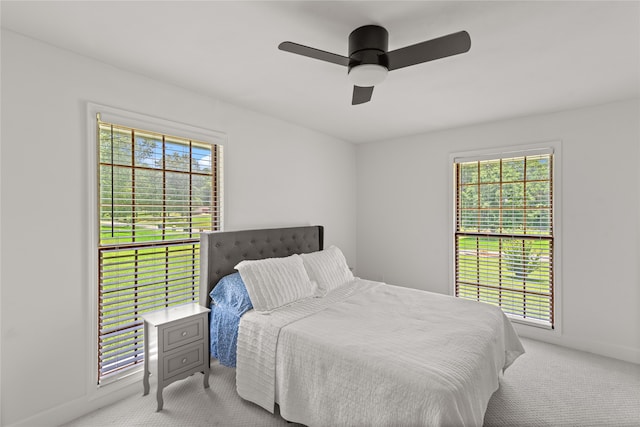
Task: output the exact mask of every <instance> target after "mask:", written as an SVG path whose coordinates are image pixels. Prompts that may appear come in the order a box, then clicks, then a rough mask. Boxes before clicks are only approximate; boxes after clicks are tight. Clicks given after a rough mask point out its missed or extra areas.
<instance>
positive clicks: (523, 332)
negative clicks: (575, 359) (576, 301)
mask: <svg viewBox="0 0 640 427" xmlns="http://www.w3.org/2000/svg"><path fill="white" fill-rule="evenodd" d="M513 325H514V327H515V329H516V331H517V332H518V335H520V336H522V337H525V338H532V339H534V340H538V341H543V342H547V343H549V344H555V345H559V346H562V347H568V348H572V349H574V350H580V351H586V352H587V353H593V354H598V355H600V356H605V357H611V358H613V359H618V360H623V361H625V362H631V363H636V364H640V349H638V348H633V347H629V346H620V345H614V344H610V343H603V342H597V341H591V340H582V339H576V338H571V337H567V336H563V335H553V334H550V333H549V331H546V330H541V329H539V328H532V327H527V326H526V325H520V324H515V323H514V324H513Z"/></svg>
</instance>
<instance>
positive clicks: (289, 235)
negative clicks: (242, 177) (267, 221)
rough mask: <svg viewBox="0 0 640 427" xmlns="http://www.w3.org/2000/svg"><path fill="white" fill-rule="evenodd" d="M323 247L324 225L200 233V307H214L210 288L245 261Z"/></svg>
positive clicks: (306, 251) (316, 249)
mask: <svg viewBox="0 0 640 427" xmlns="http://www.w3.org/2000/svg"><path fill="white" fill-rule="evenodd" d="M323 244H324V227H323V226H321V225H314V226H305V227H290V228H267V229H262V230H241V231H214V232H209V233H201V234H200V305H202V306H204V307H209V306H210V305H211V298H210V297H209V292H211V289H213V287H214V286H215V285H216V284H217V283H218V280H220V279H221V278H222V277H224V276H226V275H228V274H231V273H233V272H234V271H235V269H234V267H235V266H236V265H237V264H238V263H239V262H240V261H242V260H245V259H263V258H276V257H285V256H289V255H293V254H300V253H308V252H314V251H319V250H321V249H323Z"/></svg>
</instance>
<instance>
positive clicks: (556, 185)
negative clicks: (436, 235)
mask: <svg viewBox="0 0 640 427" xmlns="http://www.w3.org/2000/svg"><path fill="white" fill-rule="evenodd" d="M546 149H551V150H552V151H553V168H552V171H551V173H552V177H551V179H552V182H553V188H552V192H553V197H552V203H551V206H552V207H551V209H552V215H553V252H554V264H553V301H552V304H553V309H554V312H553V318H554V326H553V328H550V327H549V326H548V325H546V324H543V325H541V324H539V323H537V322H536V321H535V320H531V321H529V320H526V319H521V318H519V317H516V316H511V315H509V314H507V313H505V315H506V316H507V317H508V318H509V319H510V320H511V321H512V322H513V323H514V326H515V328H516V330H517V331H518V333H521V334H522V335H523V336H528V337H532V338H536V337H540V338H543V337H546V336H548V335H549V334H551V335H560V334H561V333H562V332H561V331H562V221H561V218H562V213H561V206H562V202H561V201H562V182H561V180H562V173H561V172H562V141H548V142H540V143H532V144H523V145H505V146H502V147H495V148H487V149H477V150H466V151H458V152H451V153H449V169H448V186H449V191H448V195H449V203H448V205H449V234H448V237H449V238H448V250H449V292H450V295H452V296H454V297H455V295H456V254H455V250H456V245H455V239H456V220H457V216H456V207H457V206H456V202H457V201H456V159H459V158H474V160H490V159H498V158H507V157H517V156H519V155H524V154H527V155H530V154H529V153H536V152H539V151H541V150H546Z"/></svg>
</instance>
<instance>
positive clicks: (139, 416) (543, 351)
mask: <svg viewBox="0 0 640 427" xmlns="http://www.w3.org/2000/svg"><path fill="white" fill-rule="evenodd" d="M522 342H523V345H524V347H525V349H526V353H525V354H524V355H523V356H521V357H520V358H519V359H518V360H516V362H515V363H514V364H513V365H512V366H511V367H510V368H509V369H507V371H506V372H505V375H504V377H503V378H502V380H501V383H500V389H499V390H498V391H497V392H496V393H495V394H494V395H493V397H492V398H491V401H490V402H489V406H488V408H487V412H486V415H485V423H484V425H485V426H505V427H506V426H509V427H519V426H522V427H543V426H545V427H546V426H562V427H569V426H576V427H578V426H580V427H587V426H593V427H596V426H598V427H603V426H611V427H626V426H629V427H631V426H640V365H636V364H632V363H626V362H622V361H619V360H615V359H610V358H606V357H602V356H597V355H594V354H590V353H585V352H580V351H576V350H571V349H567V348H564V347H559V346H555V345H551V344H547V343H542V342H539V341H534V340H530V339H522ZM209 383H210V388H209V389H207V390H205V389H203V387H202V376H201V375H200V374H196V375H193V376H192V377H189V378H187V379H185V380H183V381H179V382H176V383H173V384H171V385H169V386H168V387H167V388H165V390H164V393H163V396H164V409H163V410H162V411H161V412H155V409H156V400H155V387H153V388H152V390H151V393H150V394H149V395H147V396H142V395H141V394H140V395H136V396H132V397H129V398H126V399H124V400H122V401H120V402H117V403H115V404H112V405H110V406H107V407H105V408H101V409H99V410H97V411H94V412H92V413H90V414H87V415H85V416H83V417H80V418H78V419H76V420H74V421H72V422H70V423H68V424H65V426H68V427H85V426H91V427H94V426H95V427H100V426H159V427H162V426H229V427H233V426H238V427H250V426H265V427H266V426H288V427H293V426H296V424H289V423H287V422H286V421H284V420H283V419H282V418H281V417H280V416H279V415H278V414H276V415H272V414H270V413H268V412H266V411H265V410H263V409H262V408H260V407H258V406H256V405H254V404H252V403H249V402H245V401H243V400H242V399H240V397H238V395H237V394H236V391H235V369H232V368H226V367H224V366H220V365H219V364H218V363H216V362H212V364H211V377H210V380H209ZM140 388H141V389H142V385H141V386H140ZM327 410H331V408H327Z"/></svg>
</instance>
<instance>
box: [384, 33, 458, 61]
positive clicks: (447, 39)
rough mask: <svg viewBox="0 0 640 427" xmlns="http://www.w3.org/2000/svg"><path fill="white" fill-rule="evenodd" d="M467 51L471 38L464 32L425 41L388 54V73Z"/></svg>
mask: <svg viewBox="0 0 640 427" xmlns="http://www.w3.org/2000/svg"><path fill="white" fill-rule="evenodd" d="M469 49H471V38H470V37H469V33H467V32H466V31H460V32H457V33H453V34H449V35H446V36H442V37H438V38H437V39H432V40H427V41H425V42H422V43H417V44H414V45H411V46H407V47H403V48H400V49H396V50H393V51H391V52H388V53H387V57H388V58H389V71H391V70H397V69H398V68H403V67H408V66H410V65H416V64H421V63H423V62H428V61H433V60H434V59H440V58H445V57H447V56H452V55H457V54H459V53H465V52H467V51H468V50H469Z"/></svg>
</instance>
